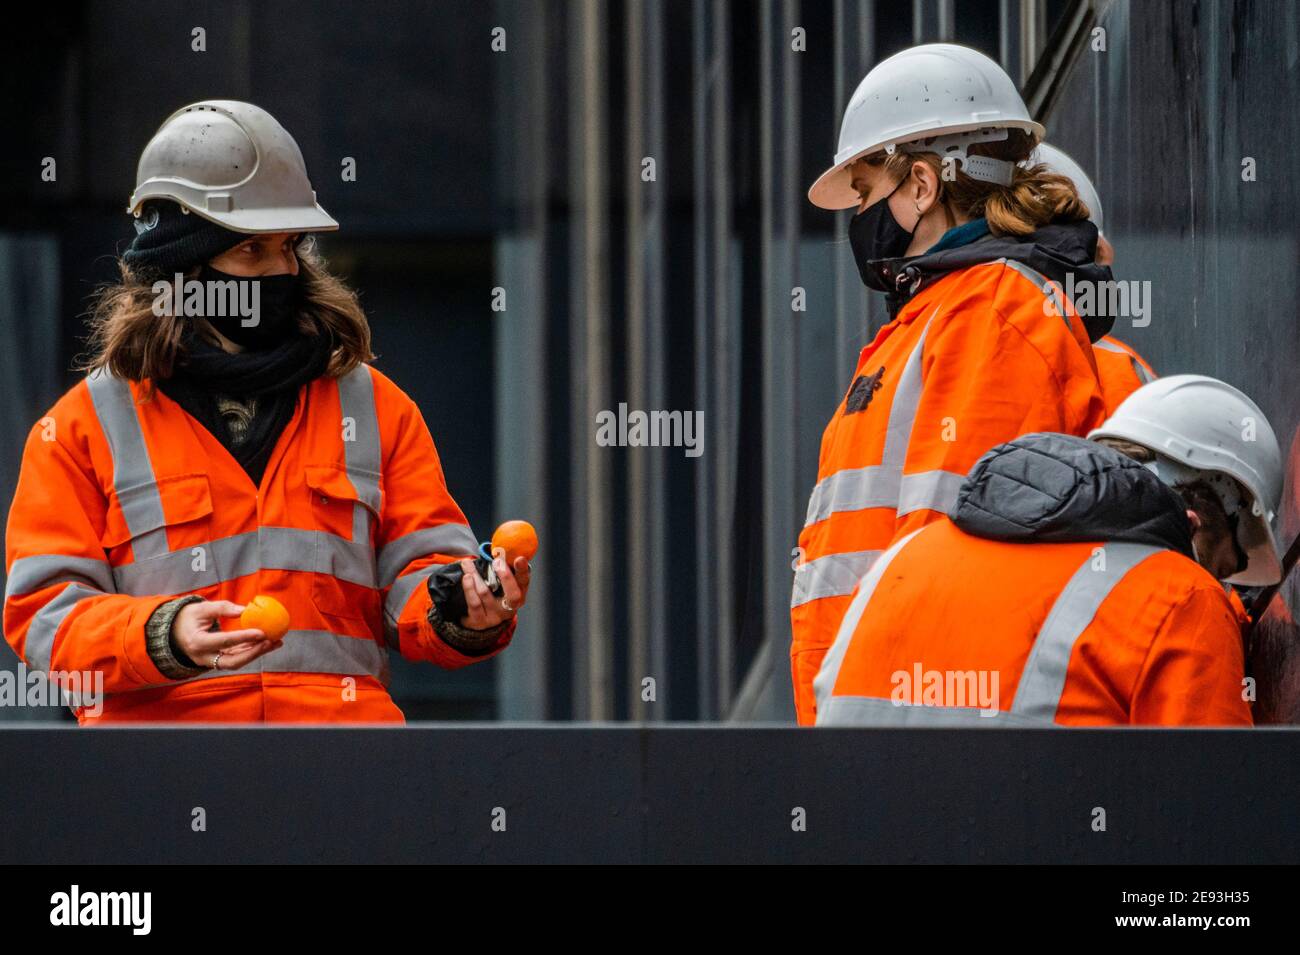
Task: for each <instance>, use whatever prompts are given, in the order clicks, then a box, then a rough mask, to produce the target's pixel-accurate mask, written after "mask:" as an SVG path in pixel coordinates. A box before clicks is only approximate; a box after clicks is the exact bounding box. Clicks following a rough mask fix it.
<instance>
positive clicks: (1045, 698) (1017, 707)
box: [813, 528, 1165, 727]
mask: <svg viewBox="0 0 1300 955" xmlns="http://www.w3.org/2000/svg"><path fill="white" fill-rule="evenodd" d="M922 530H924V528H922ZM916 533H920V531H918V532H916ZM913 536H914V535H913ZM910 539H911V538H910V537H908V538H904V539H903V540H902V541H900V542H899V544H897V545H895V546H894V547H891V548H890V550H889V551H887V552H886V555H885V556H882V557H881V559H880V560H879V561H878V562H877V564H876V567H873V568H872V573H871V575H870V576H869V578H867V579H864V580H863V582H862V589H861V590H860V591H859V593H858V594H857V596H856V597H854V599H853V603H852V604H850V606H849V612H848V613H847V614H845V617H844V622H843V623H842V624H841V626H840V630H839V633H838V634H837V635H836V638H835V644H834V645H833V646H832V647H831V649H830V651H829V652H828V653H827V654H826V658H825V660H824V661H823V663H822V669H821V671H820V672H819V673H818V674H817V678H816V679H815V680H814V681H813V687H814V690H815V692H816V694H817V725H819V726H823V725H825V726H878V727H888V726H949V727H951V726H969V727H990V726H1008V725H1026V726H1057V725H1059V724H1057V723H1056V712H1057V708H1058V707H1059V705H1060V702H1061V696H1062V694H1063V693H1064V691H1065V678H1066V673H1067V671H1068V669H1069V665H1070V657H1071V656H1072V655H1073V653H1074V645H1075V643H1076V642H1077V641H1078V639H1079V636H1080V635H1081V634H1082V633H1083V631H1084V630H1086V629H1087V628H1088V625H1089V624H1091V623H1092V621H1093V619H1094V618H1095V617H1096V615H1097V611H1098V610H1099V609H1100V608H1101V605H1102V604H1103V603H1104V602H1105V600H1106V598H1107V597H1109V596H1110V594H1111V592H1112V591H1113V590H1114V589H1115V586H1116V584H1118V583H1119V582H1120V581H1121V580H1123V579H1124V577H1125V576H1126V575H1127V574H1128V572H1129V571H1130V570H1132V569H1133V568H1134V567H1136V566H1137V565H1138V564H1140V563H1141V562H1142V561H1144V560H1146V559H1147V558H1148V557H1151V556H1152V555H1154V554H1158V553H1161V552H1162V551H1163V550H1164V549H1165V548H1161V547H1155V546H1152V545H1149V544H1130V543H1118V542H1116V543H1110V544H1106V545H1105V546H1104V547H1103V548H1101V549H1100V552H1099V553H1098V554H1095V555H1094V554H1089V555H1088V557H1087V558H1086V559H1085V560H1084V562H1083V563H1082V564H1081V565H1080V566H1079V568H1078V569H1077V570H1076V571H1075V572H1074V575H1073V576H1072V577H1071V578H1070V580H1069V582H1068V583H1067V584H1066V585H1065V587H1063V588H1062V590H1061V593H1060V594H1059V595H1058V596H1057V598H1056V601H1055V602H1054V603H1053V604H1052V609H1051V610H1050V611H1049V612H1048V614H1047V617H1046V618H1045V619H1044V621H1043V625H1042V627H1040V628H1039V631H1038V635H1037V636H1036V637H1035V639H1034V643H1033V646H1032V647H1031V648H1030V651H1029V657H1028V659H1027V661H1026V662H1025V668H1024V671H1023V672H1022V673H1021V676H1020V680H1019V682H1018V683H1017V684H1016V692H1015V696H1014V698H1013V699H1012V701H1011V706H1010V708H1009V709H1008V710H1000V711H997V712H994V711H991V710H981V709H978V708H974V707H955V706H923V705H918V704H902V703H895V702H894V701H893V700H890V699H885V698H882V697H864V696H835V695H834V694H833V691H834V687H835V682H836V681H837V680H838V678H839V672H840V668H841V666H842V664H843V662H844V657H845V655H846V653H847V652H848V648H849V644H850V642H851V641H852V639H853V634H854V631H856V630H857V626H858V622H859V621H860V620H861V619H862V614H863V612H864V610H865V609H866V606H867V603H868V602H869V601H870V599H871V594H872V593H873V592H874V591H875V588H876V585H877V583H878V582H879V580H880V577H881V574H880V573H877V572H876V571H877V568H882V570H883V567H884V566H886V565H887V564H888V561H887V560H886V557H888V558H889V560H892V559H893V555H894V554H895V553H897V551H898V549H899V547H900V545H902V544H906V543H907V541H908V540H910ZM1023 546H1027V547H1032V546H1035V545H1033V544H1026V545H1023Z"/></svg>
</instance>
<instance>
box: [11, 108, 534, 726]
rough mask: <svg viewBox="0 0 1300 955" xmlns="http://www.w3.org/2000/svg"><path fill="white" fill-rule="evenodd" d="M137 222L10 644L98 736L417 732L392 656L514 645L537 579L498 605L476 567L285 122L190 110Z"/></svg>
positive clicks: (442, 661)
mask: <svg viewBox="0 0 1300 955" xmlns="http://www.w3.org/2000/svg"><path fill="white" fill-rule="evenodd" d="M129 211H130V212H132V213H133V214H134V215H135V217H136V218H135V225H136V233H137V234H136V236H135V238H134V240H133V241H132V243H131V246H130V248H129V249H127V250H126V252H125V254H124V255H123V256H122V260H121V262H120V263H119V265H120V271H121V280H120V282H118V283H117V284H115V285H112V286H110V287H108V288H106V289H104V290H102V292H101V294H100V295H99V297H98V299H97V300H96V303H95V305H94V309H93V339H92V344H93V347H94V354H93V356H92V357H91V358H90V360H89V361H88V363H87V368H88V370H89V371H90V374H89V375H88V376H87V377H86V378H85V379H84V380H83V381H82V382H80V383H79V384H77V385H76V386H75V387H74V388H72V390H70V391H69V392H68V393H67V394H65V395H64V396H63V397H62V398H61V399H60V400H59V401H58V403H57V404H55V405H54V407H53V408H52V409H51V410H50V411H49V413H48V414H47V415H46V416H45V417H43V418H42V420H41V421H40V422H39V423H37V424H36V426H35V427H34V428H33V429H32V432H31V435H30V438H29V440H28V442H27V446H26V449H25V451H24V453H23V463H22V473H21V476H20V478H19V482H18V489H17V492H16V494H15V497H14V501H13V507H12V509H11V511H10V515H9V526H8V538H7V545H8V554H7V566H8V586H7V589H6V593H5V606H4V630H5V637H6V639H7V640H8V641H9V643H10V644H11V645H12V646H13V648H14V650H15V651H17V653H18V654H19V656H20V657H21V658H22V659H23V660H24V661H25V662H26V664H27V666H29V667H31V668H33V669H36V670H41V671H48V672H50V673H51V674H52V675H53V674H57V673H81V672H85V671H100V672H102V673H103V687H104V694H105V696H104V699H103V700H102V701H101V702H102V706H96V707H95V708H93V710H92V709H91V708H89V707H86V706H80V707H76V708H75V709H76V712H77V716H78V719H79V720H80V721H81V722H83V723H87V722H120V721H138V720H149V721H210V722H226V723H229V722H262V721H265V722H282V721H300V722H341V721H348V722H402V721H403V717H402V713H401V711H400V710H399V709H398V707H397V706H396V705H395V704H394V703H393V700H392V699H391V697H390V696H389V694H388V691H387V689H386V683H387V678H388V653H389V650H390V648H391V649H393V650H396V651H399V652H400V653H401V654H402V655H403V656H404V657H407V658H408V659H412V660H425V661H430V662H433V663H436V664H438V665H440V666H443V667H459V666H463V665H466V664H470V663H474V662H477V661H480V660H484V659H487V658H488V657H490V656H492V655H494V654H495V653H497V652H499V651H500V650H501V649H502V648H503V647H504V646H505V645H506V644H507V643H508V642H509V641H510V639H511V636H512V634H513V631H514V625H515V611H516V610H518V608H519V607H521V606H522V605H523V603H524V598H525V595H526V593H527V590H528V567H527V563H526V561H523V560H522V559H521V560H520V561H518V562H517V565H516V566H515V567H507V566H505V564H504V562H503V561H501V560H499V559H498V560H497V562H496V564H497V566H496V573H497V575H498V576H499V578H500V580H501V585H502V587H503V590H502V591H501V592H500V593H499V594H494V593H490V592H489V591H488V589H487V587H486V586H485V584H484V582H483V580H482V578H481V577H480V575H479V573H477V572H474V571H472V570H471V566H472V564H471V562H470V561H469V560H468V558H470V557H471V556H472V555H474V554H475V553H476V550H477V547H476V538H475V536H474V535H473V533H471V531H470V528H469V526H468V524H467V523H466V520H465V516H464V515H463V514H462V513H461V510H460V508H459V507H457V506H456V502H455V501H453V500H452V498H451V495H450V494H449V493H448V491H447V487H446V485H445V483H444V481H443V474H442V469H441V466H440V464H439V461H438V454H437V451H436V450H435V448H434V444H433V439H432V437H431V436H430V434H429V430H428V428H427V427H426V426H425V423H424V420H423V418H422V417H421V414H420V411H419V409H418V408H417V407H416V405H415V404H414V402H412V401H411V399H410V398H408V397H407V396H406V395H405V394H404V393H403V392H402V390H401V389H400V388H398V387H397V385H395V384H394V383H393V382H392V381H390V380H389V379H388V378H387V377H385V376H384V375H383V374H381V373H380V372H379V371H377V370H376V369H374V368H373V367H371V366H370V365H369V364H368V362H369V361H370V360H371V359H372V358H373V357H374V356H373V355H372V354H371V351H370V331H369V328H368V326H367V323H366V317H365V315H364V313H363V312H362V310H361V307H360V305H359V304H358V302H357V299H356V296H355V294H354V293H353V292H351V291H350V290H349V289H348V288H347V287H346V286H344V284H343V283H342V282H341V281H340V280H339V279H337V278H335V277H334V276H333V275H331V274H330V273H329V271H328V270H327V268H326V266H325V263H324V261H323V260H322V258H321V257H320V255H319V254H318V253H317V251H316V248H315V245H314V242H313V239H312V234H313V233H315V232H322V231H329V230H333V229H337V228H338V223H337V222H335V221H334V220H333V219H332V218H330V216H329V215H327V214H326V212H325V210H324V209H322V208H321V207H320V206H319V205H318V204H317V202H316V194H315V193H314V192H313V191H312V188H311V183H310V182H309V181H308V178H307V170H306V167H305V165H304V163H303V159H302V154H301V153H300V152H299V150H298V146H297V143H295V142H294V140H293V138H292V137H291V136H290V135H289V133H288V132H286V131H285V129H284V128H283V127H282V126H281V125H280V124H279V123H278V122H276V120H275V119H274V118H273V117H272V116H271V115H270V114H269V113H267V112H266V111H264V110H262V109H260V108H258V107H256V106H253V105H251V104H248V103H240V102H233V101H226V100H213V101H207V102H201V103H195V104H193V105H190V106H186V107H184V108H183V109H181V110H178V111H177V112H176V113H174V114H172V115H171V116H170V117H168V119H167V120H166V121H165V122H164V123H163V124H162V126H161V127H160V128H159V130H158V132H157V133H156V134H155V135H154V137H153V138H152V139H151V140H150V141H149V143H148V145H147V146H146V147H145V149H144V152H143V154H142V155H141V158H140V164H139V170H138V182H137V185H136V189H135V193H134V195H133V196H132V197H131V201H130V206H129ZM461 561H464V563H463V564H462V563H461ZM452 578H454V580H453V579H452ZM453 583H454V584H455V586H454V587H453V586H451V585H452V584H453ZM435 593H438V594H439V595H440V599H435V598H434V596H433V595H434V594H435ZM458 593H461V594H463V597H464V601H463V609H462V606H461V602H460V601H459V600H457V599H453V598H454V596H455V595H456V594H458ZM449 594H450V595H452V596H451V597H449V596H447V595H449ZM257 595H266V596H268V597H271V598H273V599H274V600H276V601H279V603H280V604H282V605H283V607H284V608H285V609H286V610H287V612H288V626H289V629H288V632H287V634H285V635H283V637H282V639H273V637H275V636H279V635H278V634H268V633H267V632H266V630H265V629H255V628H253V627H251V626H247V625H242V624H241V623H239V622H235V621H233V620H232V619H231V618H236V617H239V616H240V614H241V611H242V610H243V609H244V607H243V605H244V604H246V603H248V602H249V601H250V600H251V599H252V598H253V597H254V596H257ZM223 623H224V624H226V626H225V628H224V629H223V627H222V624H223ZM96 711H98V712H96Z"/></svg>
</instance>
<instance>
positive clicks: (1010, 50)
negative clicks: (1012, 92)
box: [998, 0, 1029, 86]
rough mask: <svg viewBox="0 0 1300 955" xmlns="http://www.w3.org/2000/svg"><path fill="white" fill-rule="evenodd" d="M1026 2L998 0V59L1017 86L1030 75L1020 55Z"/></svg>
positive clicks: (1022, 83)
mask: <svg viewBox="0 0 1300 955" xmlns="http://www.w3.org/2000/svg"><path fill="white" fill-rule="evenodd" d="M1023 3H1024V0H998V59H999V61H1000V62H1001V64H1002V68H1003V69H1004V70H1006V71H1007V75H1008V76H1010V77H1011V78H1012V79H1013V80H1015V83H1016V85H1017V86H1023V85H1024V82H1025V78H1026V77H1027V76H1028V75H1029V74H1028V73H1027V72H1026V71H1025V69H1024V67H1023V66H1022V59H1021V55H1020V52H1021V51H1020V11H1021V7H1022V6H1023Z"/></svg>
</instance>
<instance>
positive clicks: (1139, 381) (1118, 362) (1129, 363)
mask: <svg viewBox="0 0 1300 955" xmlns="http://www.w3.org/2000/svg"><path fill="white" fill-rule="evenodd" d="M1092 347H1093V349H1094V352H1093V357H1094V358H1096V359H1097V378H1098V379H1099V380H1100V381H1101V396H1102V398H1103V399H1105V401H1106V414H1107V416H1110V415H1112V414H1114V413H1115V409H1116V408H1118V407H1119V406H1120V404H1121V403H1122V402H1123V401H1124V399H1125V398H1127V397H1128V396H1129V395H1131V394H1133V392H1135V391H1137V390H1138V389H1139V388H1141V387H1142V386H1143V385H1145V384H1146V383H1147V382H1149V381H1155V380H1156V373H1155V370H1154V369H1153V368H1152V367H1151V365H1150V364H1149V363H1148V362H1147V360H1146V359H1145V358H1143V357H1142V356H1141V355H1139V354H1138V353H1137V352H1135V351H1134V350H1133V347H1132V346H1131V345H1127V344H1125V343H1124V342H1122V341H1120V340H1119V339H1118V338H1115V337H1114V336H1111V335H1105V336H1103V337H1102V338H1100V339H1098V340H1097V341H1096V342H1094V343H1093V346H1092Z"/></svg>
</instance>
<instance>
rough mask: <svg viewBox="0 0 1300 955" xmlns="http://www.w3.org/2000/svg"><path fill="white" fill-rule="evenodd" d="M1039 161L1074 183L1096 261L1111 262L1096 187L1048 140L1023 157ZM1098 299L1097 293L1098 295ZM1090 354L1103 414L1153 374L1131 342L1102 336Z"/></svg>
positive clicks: (1111, 411) (1029, 163) (1112, 408)
mask: <svg viewBox="0 0 1300 955" xmlns="http://www.w3.org/2000/svg"><path fill="white" fill-rule="evenodd" d="M1037 163H1042V164H1043V165H1044V166H1045V167H1046V168H1047V170H1048V171H1049V172H1054V173H1056V174H1057V175H1061V176H1065V177H1066V178H1067V179H1069V180H1070V181H1071V182H1073V183H1074V188H1075V190H1076V191H1077V192H1078V193H1079V198H1080V199H1081V200H1083V204H1084V205H1086V206H1087V207H1088V218H1089V220H1091V222H1092V224H1093V225H1095V226H1096V227H1097V262H1098V264H1100V265H1113V264H1114V263H1115V249H1114V247H1113V246H1112V245H1111V244H1110V242H1108V241H1107V240H1106V234H1105V233H1104V232H1103V231H1102V225H1103V223H1104V219H1103V215H1102V208H1101V197H1100V196H1099V195H1098V194H1097V188H1096V187H1095V186H1094V185H1093V184H1092V180H1091V179H1089V178H1088V174H1087V173H1086V172H1084V171H1083V167H1082V166H1080V165H1079V164H1078V163H1077V162H1075V161H1074V160H1073V159H1071V158H1070V156H1069V154H1067V153H1066V152H1065V151H1064V150H1061V149H1057V148H1056V147H1055V146H1053V145H1051V144H1049V143H1040V144H1039V146H1038V148H1037V149H1035V150H1034V151H1033V153H1032V154H1031V155H1030V157H1029V159H1028V160H1027V162H1026V164H1027V165H1031V166H1032V165H1034V164H1037ZM1098 299H1100V296H1098ZM1092 347H1093V357H1094V358H1095V359H1096V361H1097V378H1098V380H1099V381H1100V382H1101V395H1102V398H1104V399H1105V401H1106V413H1107V414H1113V413H1114V411H1115V409H1116V408H1118V407H1119V406H1120V402H1122V401H1123V400H1124V399H1125V398H1127V397H1128V396H1129V395H1131V394H1133V392H1135V391H1137V390H1138V389H1139V388H1141V387H1142V386H1143V385H1145V384H1146V383H1147V382H1149V381H1154V380H1155V377H1156V373H1155V369H1153V368H1152V367H1151V364H1150V362H1148V361H1147V360H1146V359H1145V358H1143V357H1142V356H1141V355H1139V354H1138V353H1137V351H1136V350H1135V349H1134V348H1133V346H1132V345H1129V344H1128V343H1126V342H1122V341H1120V340H1119V339H1118V338H1116V337H1115V336H1114V335H1103V336H1102V337H1101V338H1099V339H1097V340H1096V341H1095V342H1093V343H1092Z"/></svg>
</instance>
